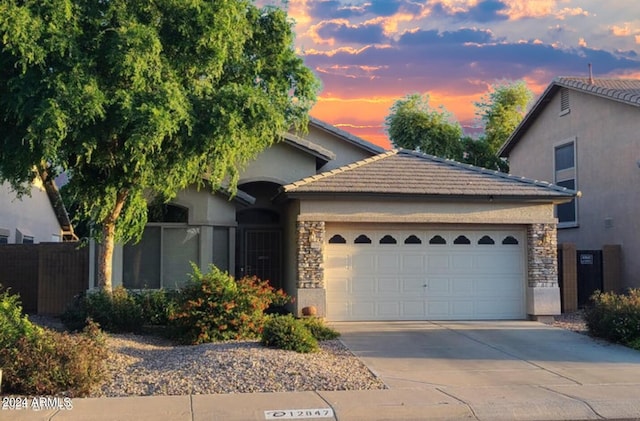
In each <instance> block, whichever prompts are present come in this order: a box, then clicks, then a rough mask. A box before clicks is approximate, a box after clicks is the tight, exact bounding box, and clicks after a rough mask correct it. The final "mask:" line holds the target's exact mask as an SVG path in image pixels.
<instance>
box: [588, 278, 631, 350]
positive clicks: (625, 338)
mask: <svg viewBox="0 0 640 421" xmlns="http://www.w3.org/2000/svg"><path fill="white" fill-rule="evenodd" d="M584 317H585V321H586V323H587V327H588V329H589V332H590V333H591V334H592V335H593V336H597V337H600V338H604V339H608V340H610V341H613V342H619V343H623V344H630V343H634V342H636V341H637V340H638V339H639V338H640V289H632V290H629V292H628V293H627V294H614V293H611V292H606V293H603V292H600V291H596V293H595V294H593V296H592V297H591V305H590V306H589V307H587V309H586V310H585V313H584Z"/></svg>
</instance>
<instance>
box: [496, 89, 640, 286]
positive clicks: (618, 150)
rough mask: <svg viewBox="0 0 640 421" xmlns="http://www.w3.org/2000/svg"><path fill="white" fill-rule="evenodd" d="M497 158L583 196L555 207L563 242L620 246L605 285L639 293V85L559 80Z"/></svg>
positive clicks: (524, 173)
mask: <svg viewBox="0 0 640 421" xmlns="http://www.w3.org/2000/svg"><path fill="white" fill-rule="evenodd" d="M499 154H500V156H502V157H505V158H508V159H509V164H510V168H511V171H512V172H513V173H514V174H518V175H522V176H525V177H528V178H533V179H537V180H547V181H550V182H552V183H554V184H557V185H559V186H564V187H567V188H570V189H575V190H579V191H580V192H581V194H582V196H581V197H579V198H576V199H574V200H573V201H571V202H569V203H565V204H561V205H558V206H557V207H556V215H557V218H558V221H559V224H558V243H572V244H575V247H576V248H577V250H601V249H603V248H607V247H609V245H618V246H619V250H620V252H619V254H620V256H618V257H617V258H616V259H615V260H616V261H617V263H616V264H617V265H618V266H619V268H615V267H609V268H608V269H609V275H610V276H614V277H617V278H619V279H612V280H610V281H609V282H608V284H607V283H606V282H605V284H604V285H601V286H603V287H604V288H605V289H617V290H623V289H625V288H628V287H640V259H639V258H638V256H640V217H639V215H640V80H633V79H593V78H589V77H559V78H556V79H555V80H554V81H553V82H551V84H550V85H549V86H548V87H547V89H546V90H545V91H544V93H543V94H542V95H541V96H540V97H539V99H538V100H537V102H536V103H535V105H534V106H533V108H532V109H531V110H530V111H529V113H528V114H527V115H526V116H525V118H524V119H523V121H522V122H521V123H520V125H519V126H518V127H517V128H516V130H515V131H514V132H513V133H512V135H511V136H510V137H509V139H508V140H507V141H506V142H505V144H504V145H503V146H502V148H501V150H500V151H499ZM577 260H578V266H579V267H580V264H585V265H590V264H592V263H593V262H592V259H591V258H590V257H589V255H588V254H585V255H584V256H583V257H582V258H581V257H580V254H579V253H578V259H577ZM581 260H582V261H581ZM605 264H606V262H605ZM606 269H607V268H605V272H606ZM618 269H619V270H618ZM579 270H580V269H579ZM616 273H617V274H616ZM612 274H614V275H612ZM605 277H606V273H605Z"/></svg>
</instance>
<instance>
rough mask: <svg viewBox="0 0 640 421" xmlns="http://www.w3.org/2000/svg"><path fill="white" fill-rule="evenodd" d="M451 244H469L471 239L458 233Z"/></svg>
mask: <svg viewBox="0 0 640 421" xmlns="http://www.w3.org/2000/svg"><path fill="white" fill-rule="evenodd" d="M453 244H471V240H469V239H468V238H467V237H465V236H464V235H459V236H458V237H457V238H456V239H455V240H453Z"/></svg>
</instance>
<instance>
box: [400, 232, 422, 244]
mask: <svg viewBox="0 0 640 421" xmlns="http://www.w3.org/2000/svg"><path fill="white" fill-rule="evenodd" d="M404 243H405V244H422V240H420V238H418V237H417V236H415V235H414V234H411V235H410V236H408V237H407V238H405V239H404Z"/></svg>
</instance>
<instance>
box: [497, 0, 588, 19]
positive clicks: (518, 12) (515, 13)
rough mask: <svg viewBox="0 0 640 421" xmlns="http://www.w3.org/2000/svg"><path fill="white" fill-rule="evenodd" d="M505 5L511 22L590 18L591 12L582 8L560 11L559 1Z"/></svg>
mask: <svg viewBox="0 0 640 421" xmlns="http://www.w3.org/2000/svg"><path fill="white" fill-rule="evenodd" d="M504 3H505V4H506V5H507V11H506V15H507V16H509V19H510V20H518V19H523V18H543V17H549V16H552V17H555V18H556V19H559V20H564V19H565V18H566V17H567V16H580V15H582V16H589V12H587V11H585V10H584V9H583V8H581V7H573V8H569V7H565V8H563V9H560V10H559V9H558V8H557V5H558V1H557V0H535V1H531V0H505V1H504Z"/></svg>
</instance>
